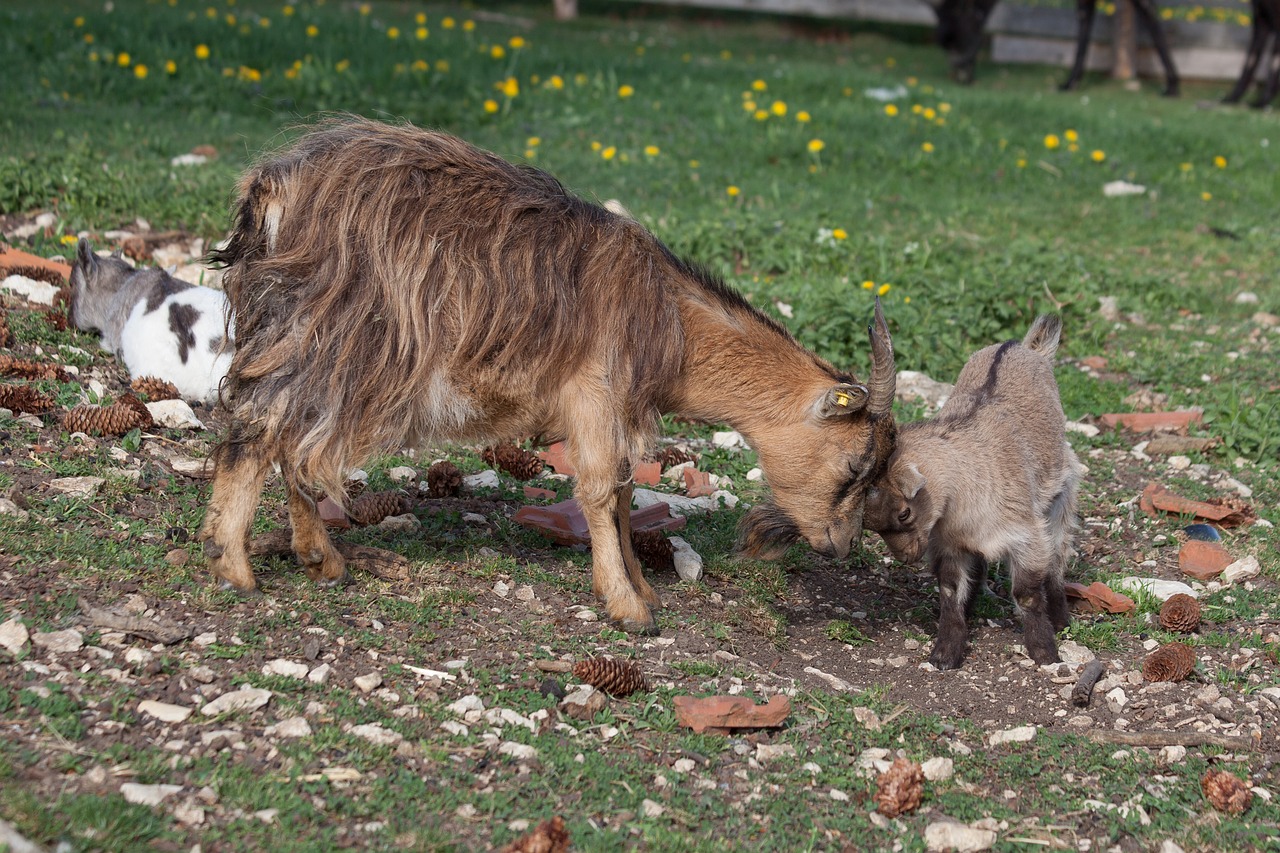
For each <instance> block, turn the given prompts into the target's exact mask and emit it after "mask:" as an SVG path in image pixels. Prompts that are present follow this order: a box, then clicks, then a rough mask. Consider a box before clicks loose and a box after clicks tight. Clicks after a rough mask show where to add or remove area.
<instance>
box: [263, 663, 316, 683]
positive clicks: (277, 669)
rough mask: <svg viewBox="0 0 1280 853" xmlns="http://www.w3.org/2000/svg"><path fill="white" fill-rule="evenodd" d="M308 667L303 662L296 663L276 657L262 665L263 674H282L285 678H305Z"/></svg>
mask: <svg viewBox="0 0 1280 853" xmlns="http://www.w3.org/2000/svg"><path fill="white" fill-rule="evenodd" d="M308 669H309V667H308V666H307V665H306V664H305V663H297V662H295V661H291V660H285V659H284V658H276V659H275V660H273V661H268V662H267V663H265V664H263V665H262V674H263V675H282V676H284V677H285V678H298V679H302V678H306V677H307V670H308Z"/></svg>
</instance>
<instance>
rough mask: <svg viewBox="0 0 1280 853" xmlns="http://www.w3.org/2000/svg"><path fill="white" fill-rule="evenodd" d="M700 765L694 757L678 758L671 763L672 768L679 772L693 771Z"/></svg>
mask: <svg viewBox="0 0 1280 853" xmlns="http://www.w3.org/2000/svg"><path fill="white" fill-rule="evenodd" d="M697 766H698V762H696V761H694V760H693V759H692V758H677V759H676V760H675V762H674V763H672V765H671V769H672V770H674V771H675V772H677V773H692V772H693V769H694V768H695V767H697Z"/></svg>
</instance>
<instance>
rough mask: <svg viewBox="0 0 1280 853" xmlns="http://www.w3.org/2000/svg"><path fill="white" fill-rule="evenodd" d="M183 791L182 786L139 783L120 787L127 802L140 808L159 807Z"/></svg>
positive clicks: (127, 783)
mask: <svg viewBox="0 0 1280 853" xmlns="http://www.w3.org/2000/svg"><path fill="white" fill-rule="evenodd" d="M181 790H182V786H181V785H140V784H138V783H137V782H125V783H124V784H123V785H121V786H120V794H121V795H122V796H123V797H124V798H125V801H126V802H130V803H134V804H136V805H140V806H158V805H160V804H161V803H163V802H164V801H165V800H166V799H168V798H169V797H172V796H173V795H174V794H176V793H178V792H179V791H181Z"/></svg>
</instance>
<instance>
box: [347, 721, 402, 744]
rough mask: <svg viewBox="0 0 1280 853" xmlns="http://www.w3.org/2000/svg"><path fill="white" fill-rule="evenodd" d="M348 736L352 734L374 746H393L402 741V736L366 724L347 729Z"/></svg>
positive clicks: (376, 724)
mask: <svg viewBox="0 0 1280 853" xmlns="http://www.w3.org/2000/svg"><path fill="white" fill-rule="evenodd" d="M348 734H353V735H355V736H356V737H358V738H363V739H364V740H367V741H369V743H371V744H373V745H374V746H395V745H397V744H398V743H400V741H402V740H404V735H402V734H400V733H399V732H397V731H393V730H391V729H384V728H383V727H382V726H381V725H379V724H378V723H366V724H364V725H362V726H352V727H351V728H350V729H348Z"/></svg>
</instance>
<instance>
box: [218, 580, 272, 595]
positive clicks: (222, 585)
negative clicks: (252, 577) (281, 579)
mask: <svg viewBox="0 0 1280 853" xmlns="http://www.w3.org/2000/svg"><path fill="white" fill-rule="evenodd" d="M218 589H221V590H225V591H226V592H234V593H236V594H237V595H239V596H240V597H241V598H261V597H262V590H261V589H259V588H258V584H257V583H256V582H254V583H253V585H252V586H247V587H244V586H236V585H235V584H233V583H232V582H231V581H229V580H227V579H226V578H221V577H220V578H218Z"/></svg>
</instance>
